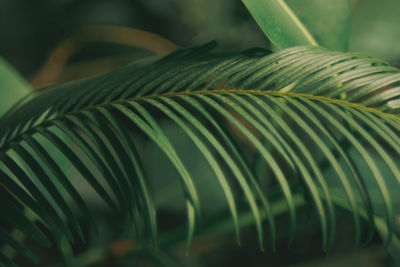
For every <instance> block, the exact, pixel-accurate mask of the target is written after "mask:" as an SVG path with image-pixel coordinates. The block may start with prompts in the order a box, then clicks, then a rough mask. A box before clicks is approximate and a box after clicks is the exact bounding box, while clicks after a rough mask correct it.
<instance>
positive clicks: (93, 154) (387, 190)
mask: <svg viewBox="0 0 400 267" xmlns="http://www.w3.org/2000/svg"><path fill="white" fill-rule="evenodd" d="M243 2H244V3H245V4H246V6H247V7H248V9H249V11H250V12H251V13H252V15H253V16H254V18H255V19H256V20H257V22H258V23H259V25H260V26H261V28H262V29H263V30H264V32H265V33H266V34H267V36H268V37H269V38H270V40H271V41H272V42H273V43H274V44H275V45H276V47H278V48H287V49H283V50H280V51H276V52H273V53H272V52H269V51H267V50H265V49H261V48H254V49H249V50H246V51H243V52H240V53H228V52H224V51H223V52H213V49H214V47H215V42H210V43H206V44H204V45H201V46H197V47H192V48H187V49H181V50H177V51H176V52H173V53H171V54H169V55H167V56H165V57H152V58H149V59H146V60H142V61H139V62H133V63H130V64H128V65H126V66H122V67H119V68H117V69H115V70H113V71H111V72H109V73H107V74H103V75H99V76H96V77H91V78H86V79H83V80H78V81H73V82H68V83H65V84H62V85H58V86H50V87H44V88H42V89H39V90H35V91H32V92H30V93H28V94H26V96H25V97H23V98H21V99H20V100H19V101H18V102H17V103H16V104H15V105H14V106H13V107H12V108H10V109H9V110H8V111H7V112H6V113H5V114H4V115H3V116H2V117H1V119H0V125H1V128H0V163H1V165H0V166H1V168H0V184H1V194H0V200H1V201H0V205H1V212H0V218H1V228H0V240H1V242H2V245H3V249H2V251H1V253H0V260H1V262H2V263H3V264H5V265H9V266H12V265H13V259H15V255H16V253H17V254H20V255H22V256H24V257H26V258H28V259H29V260H31V261H32V262H35V263H37V262H39V258H38V257H37V256H36V255H34V253H32V252H31V250H34V247H35V246H45V247H46V246H50V245H51V244H55V245H54V246H55V247H57V248H58V249H59V250H60V251H61V252H62V255H64V261H65V263H66V264H70V265H71V266H76V265H85V264H86V263H87V262H90V263H91V264H94V263H96V261H97V262H99V261H100V260H102V259H104V258H106V257H108V255H109V252H107V251H108V249H107V248H101V249H98V250H90V249H89V250H88V251H90V252H91V253H92V254H90V255H89V254H85V253H83V254H82V255H78V256H76V257H75V256H74V252H73V247H71V246H73V244H76V243H79V242H87V240H89V239H91V238H92V235H94V236H96V235H97V236H99V235H100V236H101V229H99V225H98V223H97V220H98V218H97V217H96V213H95V212H94V210H93V208H90V206H91V205H90V203H89V204H88V202H90V199H88V196H87V195H86V194H85V193H83V192H88V191H83V190H82V187H86V188H90V190H91V192H92V193H91V195H92V196H93V195H94V196H95V197H97V198H100V199H101V201H102V202H103V203H104V204H106V205H107V206H108V208H109V209H110V210H111V211H112V212H114V216H115V218H117V219H116V221H115V222H114V223H115V224H118V227H120V228H121V229H122V230H121V232H122V234H121V238H120V239H121V240H129V241H126V242H128V243H121V242H120V243H118V246H114V249H117V252H115V251H114V254H113V255H114V256H115V255H125V254H127V253H128V252H127V251H129V253H130V255H133V256H135V255H136V256H138V255H143V254H147V255H150V256H149V257H151V258H154V259H155V260H156V261H157V262H158V263H160V264H162V265H166V266H167V265H168V266H169V265H171V266H172V265H174V262H173V261H172V260H171V258H169V257H168V255H167V254H165V253H164V252H163V251H162V249H160V248H163V247H164V246H167V245H170V244H173V243H176V242H178V241H180V240H182V239H184V238H185V237H186V239H187V245H186V251H187V252H188V253H190V247H191V244H192V242H193V239H195V240H196V235H200V236H205V235H213V236H214V235H217V234H220V233H223V232H229V231H232V232H234V233H235V235H236V240H237V242H238V243H241V240H242V235H243V234H242V229H243V228H245V227H246V226H249V225H252V226H254V228H255V229H256V233H257V240H258V245H259V247H260V248H261V249H264V247H267V249H272V250H274V249H275V248H276V246H277V242H278V241H279V240H282V239H285V240H286V241H287V243H288V244H289V245H291V244H292V243H293V242H294V240H295V239H296V235H298V232H299V231H301V230H299V229H298V228H299V221H301V220H303V219H304V218H303V219H302V217H304V215H306V217H307V218H308V220H309V221H317V222H318V224H319V228H320V233H321V234H320V237H321V241H320V244H321V247H322V248H323V250H325V251H329V250H330V249H331V248H332V247H333V246H334V242H335V236H336V234H337V233H336V230H337V226H336V225H337V216H338V213H340V212H343V211H344V212H345V213H348V214H349V215H350V216H348V217H346V218H347V220H346V224H347V225H348V227H349V228H351V227H352V229H354V244H355V247H359V246H360V245H362V244H368V243H369V242H370V241H371V240H372V239H373V238H374V237H375V231H377V232H378V234H379V235H380V237H381V239H382V241H383V243H384V244H385V246H386V248H387V249H388V251H389V252H390V253H391V255H392V256H393V258H394V259H395V260H398V255H399V254H398V253H399V252H400V251H399V248H400V247H399V245H400V243H399V242H400V241H399V234H400V231H399V227H398V225H396V223H397V221H398V220H399V216H400V215H399V212H400V210H399V201H400V199H399V197H398V196H399V194H397V192H398V190H399V182H400V170H399V153H400V134H399V133H400V117H399V116H398V113H399V110H400V99H399V95H400V89H399V87H400V71H399V69H397V68H395V67H393V66H391V65H390V64H388V63H386V62H385V61H382V60H379V59H376V58H374V57H372V56H369V55H365V54H360V53H345V52H334V51H332V50H328V49H327V48H323V47H319V46H316V45H322V46H325V47H328V48H329V49H333V50H340V51H344V50H346V47H347V42H348V19H349V12H350V10H349V7H348V2H347V1H327V3H325V4H324V5H325V6H324V7H323V8H322V7H321V8H322V9H321V14H324V12H327V13H329V12H333V13H334V14H337V13H340V16H336V17H335V16H332V18H334V19H332V22H331V23H330V24H329V25H330V26H329V25H324V26H323V27H321V26H320V25H316V24H315V21H314V22H313V21H312V19H310V18H312V14H305V13H304V12H303V11H304V10H305V9H304V6H301V5H300V6H297V5H298V4H293V5H292V6H291V5H288V3H285V2H284V1H257V0H244V1H243ZM287 2H290V1H287ZM307 2H309V4H310V6H312V5H316V6H319V5H320V4H318V1H307ZM310 6H308V7H307V10H310ZM302 10H303V11H302ZM308 13H309V12H308ZM305 18H308V20H307V19H305ZM303 22H304V23H303ZM306 22H307V23H308V24H307V23H306ZM332 27H333V28H335V29H336V31H333V30H332ZM332 32H335V34H334V33H332ZM326 36H328V37H326ZM293 46H294V47H293ZM11 76H12V75H11V74H10V75H9V77H11ZM15 86H17V85H15ZM18 86H19V85H18ZM19 87H20V86H19ZM171 125H173V127H174V128H173V129H174V131H175V133H176V134H172V133H171V130H170V129H171V128H170V127H171ZM149 143H152V144H153V145H154V146H153V150H152V152H153V153H154V154H152V155H151V157H146V156H145V154H146V152H145V151H144V144H149ZM182 145H184V146H188V148H189V150H190V154H188V153H186V154H185V155H182V153H181V152H182V150H181V147H182ZM165 162H168V164H167V165H168V166H167V167H166V168H165V169H163V168H164V167H163V166H166V164H165ZM197 165H198V166H200V167H201V168H202V169H207V170H208V171H207V172H198V171H197V170H198V166H197ZM66 166H68V168H67V167H66ZM158 168H159V169H158ZM70 169H73V170H74V172H73V174H71V172H70ZM154 169H155V170H154ZM177 182H178V183H177ZM170 191H175V192H178V195H180V197H178V198H179V200H178V205H179V208H177V210H178V211H179V212H180V213H182V207H183V206H184V210H185V211H186V215H185V216H186V217H187V218H186V219H183V218H182V215H176V216H177V218H179V221H180V222H181V223H180V225H179V226H177V227H171V226H169V225H168V219H165V218H162V216H160V215H159V213H160V210H163V208H165V207H166V206H167V205H170V204H168V203H169V202H168V198H169V196H168V193H170ZM165 195H167V197H166V198H167V199H166V198H165V197H163V196H165ZM213 197H216V199H217V201H216V203H210V202H207V204H208V206H205V205H203V203H205V202H206V200H207V199H208V198H213ZM212 205H213V207H211V206H212ZM179 216H180V217H179ZM160 217H161V218H160ZM163 219H164V221H163ZM85 221H86V222H88V225H89V228H88V229H89V230H87V229H83V228H82V225H83V223H84V222H85ZM283 221H285V222H283ZM185 224H186V226H185ZM282 225H283V226H282ZM266 236H267V237H268V240H269V242H268V245H267V244H265V243H266V242H265V239H266V238H265V237H266ZM27 240H28V241H29V240H31V241H34V242H35V244H37V245H35V246H33V245H32V244H31V241H29V242H27ZM118 248H119V249H120V250H122V252H121V251H119V250H118ZM157 248H159V249H157ZM93 251H95V252H96V253H95V252H93ZM118 251H119V252H118ZM93 259H94V260H93Z"/></svg>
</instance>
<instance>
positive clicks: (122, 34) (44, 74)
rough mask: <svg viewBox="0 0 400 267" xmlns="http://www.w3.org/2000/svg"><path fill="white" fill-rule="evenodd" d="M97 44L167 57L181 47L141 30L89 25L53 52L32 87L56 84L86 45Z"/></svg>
mask: <svg viewBox="0 0 400 267" xmlns="http://www.w3.org/2000/svg"><path fill="white" fill-rule="evenodd" d="M95 42H106V43H114V44H121V45H127V46H134V47H138V48H142V49H145V50H148V51H150V52H153V53H155V54H158V55H166V54H169V53H171V52H173V51H175V50H177V49H179V46H178V45H176V44H174V43H173V42H171V41H169V40H167V39H165V38H163V37H162V36H160V35H157V34H154V33H149V32H146V31H142V30H139V29H133V28H127V27H120V26H87V27H84V28H82V29H81V30H79V31H77V32H76V33H75V34H74V35H73V36H71V37H70V38H68V39H66V40H64V41H62V42H61V43H60V44H58V45H57V46H56V47H55V48H54V49H53V50H52V51H51V52H50V55H49V57H48V59H47V61H46V62H45V64H44V65H43V67H42V68H41V70H40V71H39V72H38V73H37V74H36V75H35V76H34V77H33V79H32V80H31V84H32V86H33V87H34V88H39V87H42V86H44V85H46V84H50V83H52V82H54V81H55V80H56V79H57V77H58V76H59V75H60V74H61V72H62V70H63V68H64V66H65V65H66V63H67V62H68V59H69V58H70V57H71V56H72V55H73V54H75V53H76V52H77V51H79V49H80V48H81V47H82V46H84V45H85V44H86V43H95Z"/></svg>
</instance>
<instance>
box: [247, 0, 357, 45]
mask: <svg viewBox="0 0 400 267" xmlns="http://www.w3.org/2000/svg"><path fill="white" fill-rule="evenodd" d="M242 1H243V3H244V4H245V5H246V7H247V8H248V10H249V11H250V13H251V15H252V16H253V17H254V19H255V20H256V22H257V24H258V25H259V26H260V28H261V29H262V30H263V31H264V33H265V34H266V35H267V36H268V38H269V39H270V40H271V42H272V43H274V44H275V45H276V46H277V47H278V48H280V49H283V48H288V47H292V46H297V45H320V46H324V47H327V48H330V49H333V50H339V51H346V50H347V47H348V40H349V32H350V7H349V1H348V0H326V1H318V0H304V1H294V0H287V1H283V0H277V1H266V0H242Z"/></svg>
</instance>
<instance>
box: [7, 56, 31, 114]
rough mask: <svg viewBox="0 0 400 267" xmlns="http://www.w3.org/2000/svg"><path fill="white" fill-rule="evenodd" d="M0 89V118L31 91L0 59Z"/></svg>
mask: <svg viewBox="0 0 400 267" xmlns="http://www.w3.org/2000/svg"><path fill="white" fill-rule="evenodd" d="M0 88H1V90H0V116H1V115H3V114H4V113H5V112H6V111H7V110H8V109H9V108H11V106H12V105H14V104H15V103H16V102H17V101H18V100H20V99H21V98H22V97H24V96H25V95H27V94H28V93H29V92H30V90H31V88H30V86H29V84H28V83H27V82H26V81H25V80H24V79H23V78H22V77H21V76H20V75H19V74H18V73H17V71H16V70H15V69H14V68H13V67H12V66H11V65H10V64H9V63H8V62H6V61H5V60H4V59H3V58H1V57H0Z"/></svg>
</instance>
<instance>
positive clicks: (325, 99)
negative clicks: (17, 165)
mask: <svg viewBox="0 0 400 267" xmlns="http://www.w3.org/2000/svg"><path fill="white" fill-rule="evenodd" d="M213 94H224V95H229V94H235V95H270V96H277V97H292V98H299V99H301V98H307V99H309V100H314V101H319V102H327V103H331V104H337V105H341V106H344V107H347V108H355V109H358V110H361V111H365V112H370V113H373V114H376V115H378V116H381V117H384V118H387V119H394V120H397V121H400V116H398V115H394V114H388V113H385V112H382V111H380V110H378V109H376V108H371V107H366V106H363V105H361V104H357V103H352V102H349V101H346V100H341V99H334V98H329V97H325V96H316V95H312V94H303V93H293V92H280V91H270V90H266V91H260V90H255V89H250V90H246V89H214V90H196V91H186V92H168V93H162V94H152V95H144V96H134V97H130V98H125V99H116V100H113V101H109V102H104V103H100V104H96V105H90V106H86V107H84V108H82V109H80V110H72V111H69V112H66V113H63V114H59V115H56V116H55V117H53V118H51V119H49V120H46V121H43V122H42V123H40V124H38V125H35V126H34V127H32V128H29V129H27V130H26V131H24V132H20V133H18V134H17V135H16V136H14V137H13V138H11V139H8V140H5V141H4V145H3V146H2V147H0V152H1V151H6V150H7V149H8V148H9V145H8V144H11V143H12V142H16V141H17V140H19V138H20V137H21V136H23V135H25V134H29V133H32V132H35V129H36V128H38V127H46V126H47V125H48V124H51V123H52V122H53V121H56V120H60V119H62V118H64V117H67V116H74V115H77V114H80V113H82V112H84V111H90V110H93V109H98V108H104V107H107V106H111V105H114V104H120V103H126V102H131V101H133V102H135V101H136V102H137V101H141V100H146V99H156V98H163V97H179V96H196V95H213Z"/></svg>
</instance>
